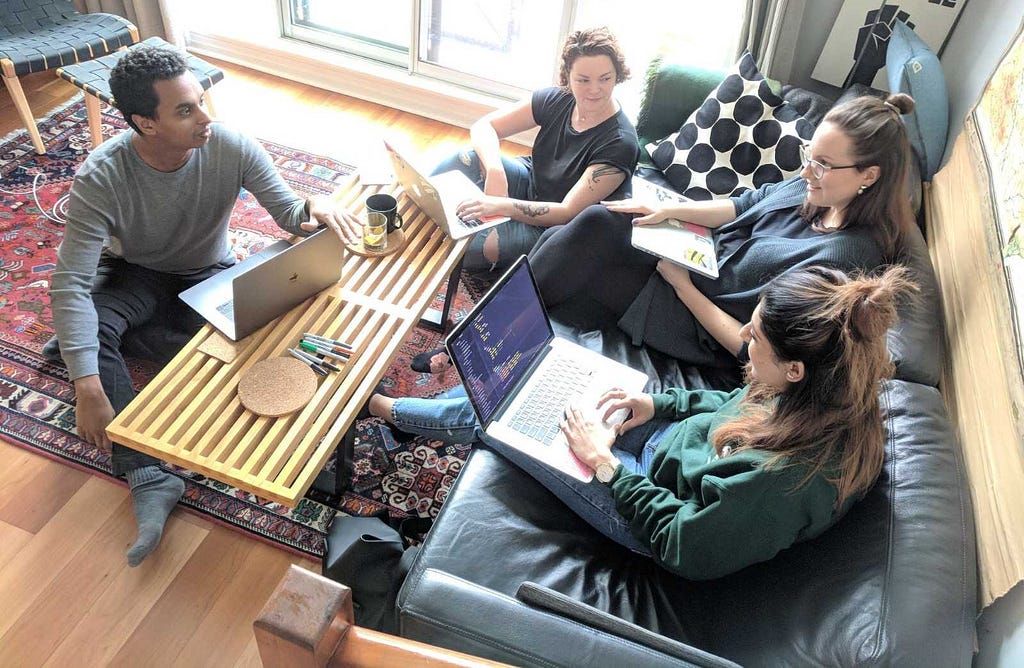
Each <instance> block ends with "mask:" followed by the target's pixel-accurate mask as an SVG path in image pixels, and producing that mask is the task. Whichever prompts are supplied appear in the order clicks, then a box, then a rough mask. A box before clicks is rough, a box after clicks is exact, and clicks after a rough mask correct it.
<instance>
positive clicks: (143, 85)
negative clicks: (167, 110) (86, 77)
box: [110, 46, 189, 132]
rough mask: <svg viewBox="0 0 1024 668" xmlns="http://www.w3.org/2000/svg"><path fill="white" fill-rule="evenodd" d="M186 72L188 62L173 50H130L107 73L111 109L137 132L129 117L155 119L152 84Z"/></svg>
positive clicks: (146, 48) (155, 96)
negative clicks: (117, 112)
mask: <svg viewBox="0 0 1024 668" xmlns="http://www.w3.org/2000/svg"><path fill="white" fill-rule="evenodd" d="M188 69H189V68H188V62H187V61H186V60H185V57H184V56H183V55H182V54H181V52H180V51H178V50H176V49H168V48H164V47H152V46H143V47H139V48H136V49H129V50H128V53H126V54H125V55H124V57H123V58H121V60H119V61H117V64H115V65H114V67H113V69H111V70H110V92H111V93H112V94H113V96H114V106H115V107H117V110H118V111H120V112H121V115H122V116H123V117H124V120H125V121H127V122H128V125H130V126H132V129H133V130H135V131H136V132H140V130H139V127H138V126H137V125H135V122H134V121H133V120H132V115H133V114H138V115H139V116H142V117H143V118H156V108H157V105H159V104H160V99H159V98H158V97H157V95H156V91H155V90H153V84H154V83H156V82H157V81H164V80H166V79H176V78H177V77H180V76H181V75H182V74H184V73H185V72H188Z"/></svg>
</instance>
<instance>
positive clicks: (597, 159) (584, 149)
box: [530, 86, 640, 202]
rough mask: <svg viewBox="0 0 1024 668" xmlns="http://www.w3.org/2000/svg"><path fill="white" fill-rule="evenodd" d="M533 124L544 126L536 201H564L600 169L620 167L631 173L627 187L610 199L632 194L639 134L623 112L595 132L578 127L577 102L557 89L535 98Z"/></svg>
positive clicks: (537, 147) (536, 163)
mask: <svg viewBox="0 0 1024 668" xmlns="http://www.w3.org/2000/svg"><path fill="white" fill-rule="evenodd" d="M532 105H533V119H534V121H536V122H537V125H539V126H540V131H539V132H538V133H537V139H536V141H534V143H533V156H532V163H533V164H532V168H531V170H530V181H531V185H532V190H533V194H534V195H535V196H534V198H533V199H534V200H535V201H539V202H561V201H562V200H563V199H565V196H566V194H567V193H568V192H569V190H570V189H572V187H573V186H574V185H575V184H576V182H577V181H579V180H580V177H581V176H582V175H583V172H585V171H586V170H587V167H589V166H590V165H595V164H603V165H611V166H613V167H618V168H619V169H621V170H622V171H623V172H625V173H626V179H625V181H623V182H622V185H621V186H619V187H618V189H616V191H615V192H614V193H612V194H611V195H610V196H609V197H608V199H622V198H624V197H628V196H629V194H630V193H631V188H630V185H631V181H630V176H631V175H632V173H633V170H634V169H635V168H636V163H637V161H638V160H639V159H640V147H639V145H638V140H637V137H636V129H635V128H634V127H633V124H632V123H631V122H630V121H629V119H628V118H626V115H625V114H624V113H622V110H621V109H620V110H619V112H618V113H616V114H615V115H614V116H612V117H611V118H609V119H607V120H605V121H604V122H603V123H601V124H600V125H596V126H594V127H592V128H590V129H589V130H585V131H583V132H577V131H576V130H574V129H573V128H572V110H573V108H574V107H575V106H576V100H575V99H574V98H573V96H572V93H570V92H569V91H567V90H565V89H564V88H561V87H558V86H553V87H551V88H543V89H541V90H538V91H535V92H534V93H533V99H532Z"/></svg>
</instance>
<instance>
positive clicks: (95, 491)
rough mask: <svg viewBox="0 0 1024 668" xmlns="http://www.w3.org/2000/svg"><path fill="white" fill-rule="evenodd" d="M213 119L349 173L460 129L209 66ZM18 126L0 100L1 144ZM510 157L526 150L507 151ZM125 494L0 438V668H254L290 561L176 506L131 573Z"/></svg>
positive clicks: (34, 85)
mask: <svg viewBox="0 0 1024 668" xmlns="http://www.w3.org/2000/svg"><path fill="white" fill-rule="evenodd" d="M217 64H218V65H219V66H221V67H222V68H223V69H224V71H225V74H226V77H225V80H224V81H222V82H221V83H219V84H217V86H216V87H215V88H214V89H213V91H214V95H215V97H214V102H215V105H216V110H217V113H218V116H219V117H220V118H221V119H222V120H224V121H226V122H230V123H232V124H234V125H236V126H239V127H241V128H243V129H244V130H246V131H247V132H250V133H251V134H253V135H255V136H257V137H260V138H263V139H268V140H272V141H275V142H278V143H281V144H285V145H288V146H292V147H295V148H300V149H303V150H307V151H312V152H315V153H319V154H322V155H328V156H330V157H333V158H336V159H339V160H342V161H344V162H350V163H357V162H358V161H359V157H360V151H364V150H365V149H366V147H367V146H370V145H372V142H373V141H374V140H376V138H378V137H380V136H383V135H384V134H385V133H386V134H387V136H389V137H391V138H394V139H395V140H396V142H398V143H404V145H405V146H407V147H409V148H410V149H412V150H415V151H418V152H420V153H421V155H423V156H424V157H425V159H424V163H425V164H430V163H431V162H432V161H434V160H435V159H436V158H439V157H441V156H443V155H445V154H447V153H449V152H450V151H452V150H454V149H455V148H456V147H458V146H460V145H462V144H463V143H464V142H465V141H466V140H467V138H468V132H467V131H466V130H464V129H462V128H455V127H452V126H449V125H445V124H443V123H438V122H435V121H431V120H428V119H425V118H421V117H418V116H414V115H411V114H405V113H402V112H398V111H395V110H393V109H387V108H384V107H381V106H378V105H375V104H371V103H368V102H363V101H360V100H356V99H353V98H350V97H346V96H343V95H339V94H336V93H331V92H328V91H323V90H319V89H316V88H312V87H309V86H305V85H302V84H296V83H293V82H289V81H284V80H281V79H277V78H275V77H270V76H268V75H264V74H261V73H258V72H254V71H251V70H247V69H245V68H241V67H238V66H235V65H232V64H229V63H222V62H217ZM22 85H23V87H24V88H25V92H26V94H27V96H28V100H29V105H30V106H31V108H32V109H33V112H34V113H35V114H36V116H43V115H45V114H46V112H48V111H49V110H50V109H52V108H53V107H55V106H57V105H59V104H62V103H63V102H66V101H67V100H69V99H70V98H71V97H72V96H73V95H74V94H75V93H77V92H78V91H77V89H76V88H74V87H73V86H71V85H70V84H67V83H66V82H64V81H62V80H60V79H57V78H56V77H55V76H54V75H53V73H52V72H44V73H41V74H37V75H32V76H30V77H26V78H25V80H23V82H22ZM20 127H21V122H20V120H19V118H18V116H17V113H16V112H15V109H14V106H13V104H12V103H11V100H10V96H9V95H8V94H7V93H6V91H4V92H2V93H0V136H5V135H7V133H9V132H11V131H14V130H17V129H19V128H20ZM505 149H506V151H507V153H509V154H524V153H526V152H527V150H526V149H525V148H523V147H522V146H518V145H513V144H508V145H506V146H505ZM133 539H134V518H133V517H132V510H131V501H130V498H129V496H128V493H127V489H126V488H125V487H124V485H122V484H118V483H114V482H110V481H108V480H105V479H102V478H98V477H96V476H92V475H90V474H88V473H84V472H81V471H78V470H76V469H74V468H71V467H69V466H67V465H64V464H61V463H58V462H54V461H51V460H49V459H47V458H44V457H41V456H38V455H35V454H32V453H29V452H27V451H24V450H21V449H19V448H16V447H13V446H11V445H9V444H7V443H5V442H2V441H0V610H2V611H3V612H2V613H0V666H11V667H20V666H51V665H52V666H69V665H73V666H105V665H114V666H151V667H152V666H170V665H182V666H258V665H260V662H259V655H258V653H257V651H256V644H255V639H254V637H253V633H252V620H253V619H254V618H255V616H256V614H257V613H258V611H259V610H260V608H261V607H262V606H263V604H264V603H265V602H266V600H267V598H268V597H269V595H270V593H271V591H272V590H273V588H274V587H275V586H276V584H277V582H278V581H279V580H280V579H281V577H282V576H283V574H284V572H285V570H286V569H287V568H288V565H289V564H291V563H296V564H299V565H300V566H302V567H304V568H307V569H310V570H313V571H317V572H318V571H319V564H318V563H317V562H315V561H312V560H309V559H304V558H301V557H297V556H294V555H292V554H290V553H288V552H285V551H282V550H280V549H277V548H275V547H271V546H269V545H267V544H265V543H262V542H259V541H257V540H254V539H252V538H250V537H247V536H245V535H243V534H241V533H238V532H236V531H233V530H230V529H227V528H224V527H222V526H220V525H217V524H214V523H212V522H209V521H207V520H205V519H203V518H202V517H199V516H197V515H194V514H191V513H189V512H187V511H185V510H183V509H181V508H180V507H179V508H178V509H176V510H175V511H174V513H173V514H172V515H171V518H170V520H169V522H168V524H167V528H166V532H165V534H164V538H163V542H162V543H161V546H160V548H159V549H158V550H157V552H156V553H154V554H153V555H152V556H151V557H150V558H149V559H147V560H146V561H145V562H144V563H143V564H142V565H141V566H140V567H138V568H134V569H133V568H129V567H128V565H127V563H126V562H125V557H124V551H125V549H126V548H127V546H128V545H130V544H131V542H132V540H133Z"/></svg>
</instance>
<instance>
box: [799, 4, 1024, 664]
mask: <svg viewBox="0 0 1024 668" xmlns="http://www.w3.org/2000/svg"><path fill="white" fill-rule="evenodd" d="M958 1H959V2H966V4H965V5H964V7H963V11H962V12H961V13H960V18H959V21H958V23H957V24H956V27H955V28H954V29H953V33H952V34H951V35H950V38H949V42H948V43H947V44H946V48H945V50H944V51H943V52H942V56H941V57H940V60H941V62H942V69H943V73H944V74H945V76H946V87H947V88H948V90H949V107H950V115H949V119H950V134H949V140H948V141H947V142H946V157H948V155H949V150H950V149H951V148H952V145H953V139H954V138H955V137H956V136H957V134H959V132H960V127H961V123H962V122H963V119H964V117H965V116H966V114H967V113H968V112H969V111H970V110H971V108H972V107H973V106H974V104H975V103H976V102H977V99H978V97H979V95H980V94H981V89H982V88H983V87H984V85H985V83H986V82H987V81H988V79H989V76H991V74H992V71H993V70H994V69H995V67H996V65H997V64H998V63H999V60H1000V58H1001V57H1002V55H1003V51H1004V49H1006V47H1007V46H1008V45H1009V44H1010V41H1011V40H1012V39H1013V37H1014V35H1016V33H1017V31H1018V29H1019V28H1020V26H1021V20H1022V18H1024V0H969V1H968V0H958ZM841 5H842V0H813V2H808V3H807V6H806V8H805V9H804V15H803V22H802V24H801V28H800V35H799V38H798V44H799V46H798V47H797V49H796V52H795V54H794V57H793V66H792V69H791V70H790V74H789V82H790V83H792V84H794V85H797V86H803V87H804V88H808V89H810V90H814V91H817V92H820V93H823V94H832V95H834V94H837V93H838V92H839V90H838V89H837V88H835V87H834V86H830V85H828V84H824V83H821V82H820V81H815V80H814V79H812V78H811V72H812V71H813V70H814V64H815V63H816V62H817V60H818V56H819V55H820V54H821V49H822V48H823V47H824V46H825V40H826V39H828V34H829V31H830V30H831V29H832V23H833V22H834V21H835V18H836V16H838V14H839V9H840V6H841ZM1021 665H1024V663H1022V664H1021Z"/></svg>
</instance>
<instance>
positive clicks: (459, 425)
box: [391, 385, 674, 556]
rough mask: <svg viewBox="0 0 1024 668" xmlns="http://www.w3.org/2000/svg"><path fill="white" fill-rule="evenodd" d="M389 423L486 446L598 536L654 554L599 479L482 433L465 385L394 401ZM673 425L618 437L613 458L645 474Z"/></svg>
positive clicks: (652, 424)
mask: <svg viewBox="0 0 1024 668" xmlns="http://www.w3.org/2000/svg"><path fill="white" fill-rule="evenodd" d="M391 422H392V423H393V424H394V425H395V426H396V427H397V428H399V429H401V430H402V431H406V432H409V433H412V434H418V435H420V436H425V437H427V438H431V439H435V440H440V441H443V442H445V443H474V442H477V441H480V442H483V443H485V444H486V445H488V446H489V447H490V448H491V449H493V450H495V451H497V452H498V453H500V454H501V455H502V456H504V457H505V458H506V459H508V460H509V461H511V462H512V463H513V464H515V465H516V466H518V467H519V468H521V469H522V470H523V471H525V472H526V473H528V474H529V475H530V476H531V477H532V478H533V479H535V480H536V481H537V482H539V483H540V484H541V485H543V486H544V487H545V488H547V489H548V491H550V492H551V493H552V494H554V495H555V496H557V497H558V498H559V499H560V500H561V501H562V502H563V503H565V505H567V506H568V507H569V509H570V510H572V511H573V512H574V513H576V514H577V515H579V517H580V518H581V519H583V521H585V522H586V523H587V524H589V525H590V526H592V527H594V528H595V529H597V530H598V531H599V532H600V533H602V534H603V535H605V536H607V537H608V538H610V539H611V540H613V541H615V542H616V543H618V544H620V545H623V546H625V547H628V548H629V549H631V550H633V551H634V552H637V553H639V554H644V555H648V556H650V554H651V548H650V546H648V545H644V544H642V543H640V542H639V541H638V540H637V539H636V537H635V536H633V533H632V532H631V531H630V529H629V523H628V522H627V521H626V520H625V518H623V517H622V515H621V514H619V512H618V510H616V508H615V499H614V498H613V497H612V494H611V488H610V487H608V486H607V485H605V484H603V483H601V482H599V481H598V480H597V479H596V478H595V479H594V480H592V481H591V482H588V483H587V482H582V481H580V480H577V479H576V478H573V477H571V476H568V475H565V474H564V473H562V472H560V471H557V470H555V469H553V468H551V467H550V466H547V465H546V464H542V463H540V462H539V461H537V460H536V459H534V458H533V457H531V456H530V455H527V454H525V453H523V452H521V451H519V450H516V449H515V448H512V447H510V446H508V445H506V444H504V443H502V442H501V441H498V440H495V439H493V438H491V437H490V436H487V435H486V434H484V433H483V430H482V429H481V428H480V425H479V423H478V422H477V420H476V415H475V414H474V413H473V407H472V406H471V405H470V403H469V399H467V398H466V391H465V389H464V388H463V387H462V386H461V385H460V386H459V387H456V388H453V389H451V390H448V391H447V392H444V393H442V394H440V395H438V397H437V398H435V399H417V398H413V397H407V398H402V399H396V400H395V403H394V405H393V407H392V409H391ZM673 424H674V423H673V422H671V421H669V420H651V421H649V422H647V423H646V424H644V425H641V426H639V427H636V428H635V429H631V430H630V431H628V432H626V433H625V434H622V435H621V436H619V437H618V438H617V439H615V443H614V445H613V446H612V454H614V455H615V456H616V457H618V458H619V461H621V462H622V466H623V468H624V469H625V470H626V471H629V472H632V473H639V474H640V475H646V474H647V471H648V470H649V469H650V466H651V461H652V459H653V458H654V453H655V451H656V450H657V449H658V443H659V442H660V441H661V438H662V437H663V436H664V434H665V432H666V431H667V430H668V429H669V428H670V427H672V425H673Z"/></svg>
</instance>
